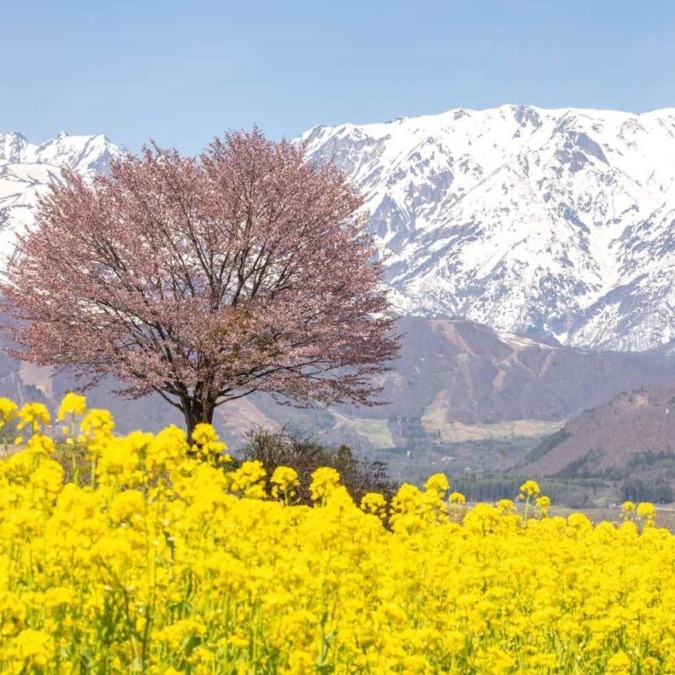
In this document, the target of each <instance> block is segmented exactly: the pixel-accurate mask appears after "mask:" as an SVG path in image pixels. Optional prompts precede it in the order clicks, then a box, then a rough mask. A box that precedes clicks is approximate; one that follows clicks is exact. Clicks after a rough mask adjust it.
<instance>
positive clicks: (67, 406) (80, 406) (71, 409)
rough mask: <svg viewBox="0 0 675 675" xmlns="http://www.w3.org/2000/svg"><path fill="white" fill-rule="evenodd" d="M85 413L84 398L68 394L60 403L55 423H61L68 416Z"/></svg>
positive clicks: (85, 400)
mask: <svg viewBox="0 0 675 675" xmlns="http://www.w3.org/2000/svg"><path fill="white" fill-rule="evenodd" d="M86 412H87V399H86V398H85V397H84V396H81V395H79V394H75V393H73V392H72V391H71V392H68V393H67V394H66V395H65V396H64V397H63V400H62V401H61V405H60V406H59V410H58V413H57V415H56V420H57V422H62V421H63V420H64V419H66V417H67V416H68V415H84V414H85V413H86Z"/></svg>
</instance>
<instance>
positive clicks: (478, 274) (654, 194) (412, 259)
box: [302, 106, 675, 350]
mask: <svg viewBox="0 0 675 675" xmlns="http://www.w3.org/2000/svg"><path fill="white" fill-rule="evenodd" d="M302 140H303V141H304V142H306V144H307V152H308V154H309V156H310V157H311V158H312V159H314V160H316V161H327V160H332V161H334V162H336V163H337V165H338V166H339V167H340V168H341V169H342V170H344V171H345V172H346V173H347V175H348V176H349V178H350V179H351V180H352V181H353V182H354V183H355V184H356V185H357V187H358V188H359V189H360V190H361V191H363V192H364V193H365V194H366V195H367V201H366V208H367V209H368V211H369V212H370V220H369V228H370V230H371V232H372V233H373V235H374V236H375V239H376V241H377V244H378V246H379V249H380V251H381V252H382V255H383V256H384V257H385V259H386V261H387V268H388V281H389V283H390V285H391V287H392V288H393V289H394V291H395V294H394V297H395V301H396V303H397V305H398V307H399V309H400V310H401V311H402V312H403V313H405V314H414V315H423V316H432V317H433V316H454V315H457V316H462V317H465V318H468V319H471V320H473V321H477V322H480V323H485V324H488V325H490V326H491V327H493V328H495V329H496V330H498V331H509V332H512V333H516V334H520V335H526V336H530V337H534V338H536V339H538V340H544V341H548V342H551V343H555V342H558V343H563V344H570V345H577V346H583V347H593V348H605V349H622V350H643V349H648V348H651V347H655V346H657V345H660V344H662V343H665V342H668V341H669V340H671V339H673V338H675V286H674V285H673V272H674V271H675V162H673V160H672V157H673V156H674V155H673V153H675V109H670V110H658V111H654V112H651V113H645V114H639V115H634V114H629V113H622V112H613V111H600V110H574V109H568V110H542V109H537V108H533V107H529V106H502V107H500V108H497V109H493V110H482V111H473V110H451V111H449V112H447V113H443V114H441V115H434V116H425V117H416V118H408V119H396V120H392V121H390V122H387V123H383V124H368V125H362V126H356V125H352V124H344V125H340V126H335V127H324V126H319V127H315V128H314V129H311V130H310V131H308V132H306V133H305V134H304V135H303V136H302Z"/></svg>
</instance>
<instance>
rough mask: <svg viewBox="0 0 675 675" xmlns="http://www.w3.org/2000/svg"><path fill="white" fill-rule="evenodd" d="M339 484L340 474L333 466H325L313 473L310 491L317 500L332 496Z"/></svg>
mask: <svg viewBox="0 0 675 675" xmlns="http://www.w3.org/2000/svg"><path fill="white" fill-rule="evenodd" d="M339 484H340V474H339V473H338V472H337V471H336V470H335V469H333V468H331V467H324V468H322V469H317V470H316V471H315V472H314V473H313V474H312V482H311V483H310V486H309V492H310V495H311V497H312V499H313V500H314V501H315V502H316V501H319V500H323V499H326V498H327V497H330V495H331V494H332V493H333V492H334V490H335V488H336V487H337V486H338V485H339Z"/></svg>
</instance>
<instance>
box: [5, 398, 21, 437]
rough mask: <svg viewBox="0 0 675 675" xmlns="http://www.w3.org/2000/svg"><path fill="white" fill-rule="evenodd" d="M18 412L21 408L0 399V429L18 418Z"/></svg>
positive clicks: (10, 401) (11, 402) (8, 400)
mask: <svg viewBox="0 0 675 675" xmlns="http://www.w3.org/2000/svg"><path fill="white" fill-rule="evenodd" d="M18 410H19V407H18V406H17V405H16V403H14V401H12V400H10V399H8V398H5V397H0V429H1V428H2V427H4V426H5V424H7V422H10V421H11V420H13V419H14V418H15V417H16V416H17V414H18Z"/></svg>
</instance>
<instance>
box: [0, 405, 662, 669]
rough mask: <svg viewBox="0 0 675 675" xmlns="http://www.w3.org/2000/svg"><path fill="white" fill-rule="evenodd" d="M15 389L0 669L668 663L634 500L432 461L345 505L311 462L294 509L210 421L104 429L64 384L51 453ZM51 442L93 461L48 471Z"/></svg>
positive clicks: (98, 414) (0, 489)
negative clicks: (421, 479) (392, 490)
mask: <svg viewBox="0 0 675 675" xmlns="http://www.w3.org/2000/svg"><path fill="white" fill-rule="evenodd" d="M32 405H33V407H32V408H29V407H24V408H23V409H21V410H19V409H17V407H16V406H12V405H10V403H9V402H7V401H6V400H3V399H0V417H2V422H3V427H2V430H7V429H9V428H12V427H13V424H14V422H16V421H18V422H19V423H20V425H21V426H22V428H23V432H22V433H25V435H26V436H29V438H28V439H27V441H26V442H25V444H24V446H23V447H22V448H20V449H19V450H18V451H15V452H12V451H11V450H12V449H11V448H10V451H9V452H8V455H7V456H6V458H5V459H4V460H3V461H0V672H3V673H17V674H18V673H31V672H38V673H134V672H138V673H169V674H171V673H195V674H202V673H203V674H206V673H242V674H243V673H246V674H253V673H270V674H271V673H390V672H398V673H485V674H490V675H499V674H500V673H579V674H581V673H583V674H584V675H593V674H595V673H597V674H600V673H614V674H620V673H625V674H628V673H645V674H646V673H673V672H675V632H674V629H673V618H672V617H673V616H675V539H674V537H673V536H672V535H671V534H670V533H669V532H668V531H666V530H663V529H659V528H657V527H656V526H655V525H654V520H653V517H652V514H653V509H651V510H650V509H649V508H648V505H641V506H639V507H638V506H633V509H632V510H631V509H630V508H628V507H627V508H626V515H627V516H629V517H627V518H626V519H625V521H624V522H623V524H621V525H620V526H615V525H612V524H610V523H601V524H600V525H597V526H593V525H592V524H591V522H590V521H589V520H588V518H586V517H585V516H584V515H582V514H573V515H570V516H569V517H568V518H561V517H548V516H547V515H546V511H547V509H548V506H549V503H548V500H546V499H545V498H542V497H538V495H539V488H538V486H537V485H536V483H534V482H532V481H528V482H527V483H525V484H524V485H523V488H522V493H523V499H524V500H525V502H526V508H525V511H524V512H523V509H522V508H521V507H517V506H516V504H515V503H514V502H513V501H509V500H502V501H500V502H499V503H498V504H496V505H491V504H479V505H476V506H474V507H473V508H469V507H467V505H466V504H465V503H464V500H463V498H462V496H461V495H459V494H457V493H453V494H451V495H448V494H447V493H448V491H449V485H448V482H447V479H446V478H445V477H444V476H443V475H440V474H439V475H436V476H432V477H431V478H430V479H429V480H428V481H427V483H426V485H425V487H424V488H423V489H418V488H417V487H414V486H412V485H403V486H402V487H401V489H400V490H399V492H398V494H397V495H396V496H395V497H394V499H393V500H392V502H391V503H387V502H386V500H385V499H384V498H383V497H382V496H381V495H377V494H369V495H367V496H366V497H365V498H364V499H363V502H362V504H361V505H359V506H357V505H355V504H354V503H353V502H352V500H351V499H350V497H349V495H348V494H347V492H346V491H345V489H344V488H343V487H341V486H340V479H339V476H338V474H337V473H336V472H335V471H334V470H333V469H329V468H326V469H320V470H318V471H317V472H316V473H315V475H314V477H313V483H312V486H311V494H312V497H313V499H314V500H315V505H314V506H313V507H307V506H298V505H294V494H295V488H296V487H297V475H296V474H295V472H294V471H293V470H292V469H290V468H288V467H283V468H280V469H277V470H276V471H275V472H274V474H273V475H272V476H270V477H268V476H267V475H266V473H265V469H264V468H263V467H262V465H260V464H259V463H257V462H244V463H243V464H241V465H240V466H238V467H236V468H235V465H234V464H232V465H229V464H228V460H229V458H227V456H225V455H223V451H224V449H225V448H224V446H223V444H222V443H220V441H219V440H218V438H217V436H216V434H215V432H214V431H213V429H212V428H210V427H208V426H202V425H200V426H199V427H198V428H197V429H195V432H194V434H193V438H192V439H191V440H192V441H193V443H192V444H190V443H189V442H188V440H187V439H186V436H185V433H184V432H182V431H181V430H179V429H178V428H176V427H169V428H167V429H165V430H164V431H162V432H160V433H158V434H149V433H142V432H134V433H132V434H129V435H128V436H126V437H119V436H115V435H114V433H113V430H114V424H113V420H112V418H111V417H110V415H109V414H108V413H106V412H105V411H97V410H91V411H88V412H87V410H86V406H85V401H84V400H83V399H82V398H81V397H78V396H75V395H69V396H68V397H67V398H66V399H65V400H64V403H63V405H62V407H61V410H60V411H59V415H58V417H59V419H60V420H61V421H62V422H63V423H64V427H65V429H66V431H67V432H68V435H69V438H70V440H71V441H74V442H73V443H71V444H70V445H64V446H61V448H60V449H58V451H57V449H56V448H55V443H54V441H53V440H52V439H51V438H50V437H49V436H47V435H46V434H45V433H44V431H45V429H44V427H45V425H46V424H47V423H48V420H49V416H48V413H47V411H46V409H44V408H43V407H41V406H39V405H36V404H32ZM2 430H0V432H1V431H2ZM63 447H65V448H70V450H71V451H72V452H73V454H74V453H75V452H76V451H77V452H80V451H81V448H84V452H85V453H86V457H87V460H86V461H87V462H88V463H90V465H91V469H90V470H87V471H82V472H80V473H81V475H80V473H77V472H75V473H74V474H73V478H72V480H69V481H68V482H64V469H63V467H62V464H63V462H61V463H59V462H57V461H56V460H55V459H54V457H55V452H58V453H60V452H62V451H63ZM75 465H77V464H76V463H74V466H75ZM77 466H79V465H77ZM542 499H543V501H541V500H542Z"/></svg>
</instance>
